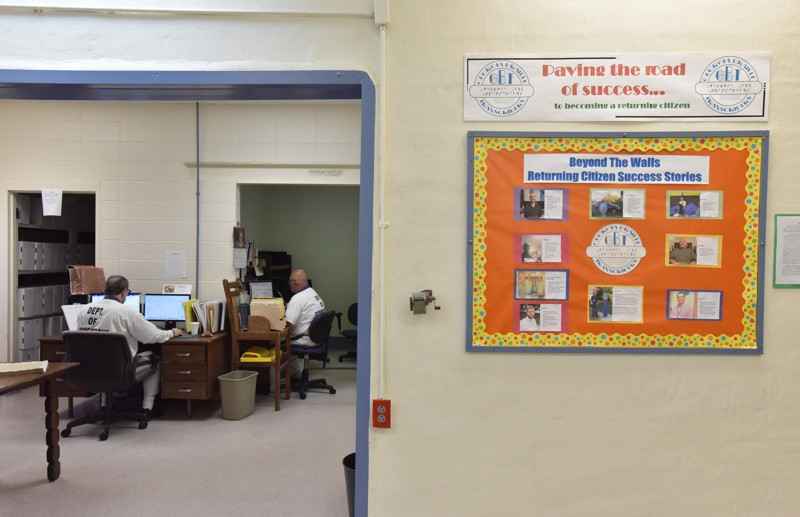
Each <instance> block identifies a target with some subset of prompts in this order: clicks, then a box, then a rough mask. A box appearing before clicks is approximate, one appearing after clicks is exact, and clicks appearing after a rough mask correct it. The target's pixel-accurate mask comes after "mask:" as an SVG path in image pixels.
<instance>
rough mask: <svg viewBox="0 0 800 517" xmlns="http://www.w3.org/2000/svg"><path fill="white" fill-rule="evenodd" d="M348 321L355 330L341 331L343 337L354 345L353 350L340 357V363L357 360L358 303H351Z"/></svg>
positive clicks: (348, 309)
mask: <svg viewBox="0 0 800 517" xmlns="http://www.w3.org/2000/svg"><path fill="white" fill-rule="evenodd" d="M347 320H348V321H349V322H350V324H351V325H353V326H354V327H355V328H352V329H344V330H340V332H341V334H342V336H344V337H345V338H346V339H347V340H348V341H349V342H351V343H352V344H353V350H352V351H350V352H347V353H346V354H342V355H340V356H339V362H340V363H341V362H344V361H345V360H348V361H355V360H357V355H356V351H357V350H358V303H351V304H350V307H348V308H347ZM339 329H341V325H339Z"/></svg>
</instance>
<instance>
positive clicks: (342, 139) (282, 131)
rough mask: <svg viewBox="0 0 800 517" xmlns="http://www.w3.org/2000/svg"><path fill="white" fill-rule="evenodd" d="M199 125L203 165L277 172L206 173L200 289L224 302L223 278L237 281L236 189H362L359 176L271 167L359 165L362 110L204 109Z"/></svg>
mask: <svg viewBox="0 0 800 517" xmlns="http://www.w3.org/2000/svg"><path fill="white" fill-rule="evenodd" d="M200 120H201V122H200V127H201V140H200V142H201V143H200V149H201V157H200V160H201V162H223V163H234V164H271V165H272V166H270V167H269V168H258V169H251V168H206V169H203V170H202V171H201V192H202V195H201V197H200V199H201V215H200V220H201V221H202V224H201V231H200V289H201V293H204V296H207V297H211V296H214V297H221V296H223V291H222V280H221V279H222V278H228V279H231V278H235V274H236V272H235V271H234V270H233V268H232V257H233V239H232V229H233V226H234V225H235V224H236V222H237V221H238V220H239V206H238V195H237V185H238V184H268V183H273V184H315V185H337V184H339V185H357V184H358V182H359V178H358V174H359V172H358V170H357V169H342V174H340V175H337V176H329V175H325V174H315V173H314V172H313V169H312V170H311V171H309V170H308V169H304V168H298V169H292V168H285V167H277V168H276V167H274V165H310V166H313V165H315V164H316V165H350V166H357V165H358V164H359V163H360V152H361V145H360V143H361V108H360V104H359V103H358V102H303V103H272V102H268V103H259V104H253V103H247V104H243V103H232V104H230V103H229V104H204V105H202V108H201V111H200ZM287 215H289V214H287ZM320 216H323V214H320ZM251 238H252V236H250V237H248V239H251Z"/></svg>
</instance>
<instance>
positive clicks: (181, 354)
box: [175, 352, 192, 357]
mask: <svg viewBox="0 0 800 517" xmlns="http://www.w3.org/2000/svg"><path fill="white" fill-rule="evenodd" d="M191 355H192V354H191V352H183V353H178V354H175V357H189V356H191Z"/></svg>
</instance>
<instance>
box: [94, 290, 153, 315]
mask: <svg viewBox="0 0 800 517" xmlns="http://www.w3.org/2000/svg"><path fill="white" fill-rule="evenodd" d="M105 297H106V295H104V294H93V295H92V299H91V303H97V302H99V301H100V300H102V299H104V298H105ZM141 302H142V298H141V295H140V294H139V293H130V294H128V296H127V297H126V298H125V305H129V306H130V307H133V308H134V309H136V312H139V311H140V310H141V307H142V303H141Z"/></svg>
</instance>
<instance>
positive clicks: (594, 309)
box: [589, 286, 614, 321]
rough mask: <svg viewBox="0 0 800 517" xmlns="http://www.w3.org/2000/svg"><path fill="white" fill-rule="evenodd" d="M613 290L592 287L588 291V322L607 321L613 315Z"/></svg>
mask: <svg viewBox="0 0 800 517" xmlns="http://www.w3.org/2000/svg"><path fill="white" fill-rule="evenodd" d="M613 294H614V288H613V287H611V286H594V287H592V288H591V290H590V291H589V321H609V320H611V319H612V314H613V308H614V307H613V304H612V299H613Z"/></svg>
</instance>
